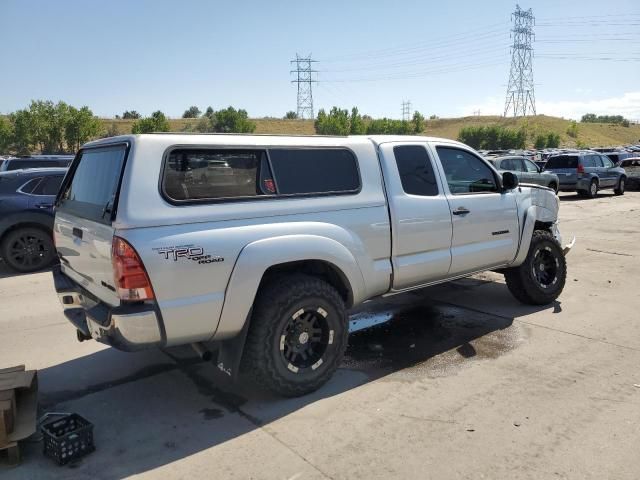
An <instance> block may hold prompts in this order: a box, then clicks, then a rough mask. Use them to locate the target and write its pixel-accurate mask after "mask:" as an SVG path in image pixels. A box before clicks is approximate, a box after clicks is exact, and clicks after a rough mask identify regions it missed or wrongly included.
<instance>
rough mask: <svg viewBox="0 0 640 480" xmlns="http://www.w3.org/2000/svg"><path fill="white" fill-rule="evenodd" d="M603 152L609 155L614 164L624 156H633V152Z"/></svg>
mask: <svg viewBox="0 0 640 480" xmlns="http://www.w3.org/2000/svg"><path fill="white" fill-rule="evenodd" d="M603 154H604V155H606V156H607V157H609V160H611V161H612V162H613V164H614V165H618V164H619V163H620V162H621V161H622V160H624V159H625V158H629V157H633V154H632V153H629V152H603Z"/></svg>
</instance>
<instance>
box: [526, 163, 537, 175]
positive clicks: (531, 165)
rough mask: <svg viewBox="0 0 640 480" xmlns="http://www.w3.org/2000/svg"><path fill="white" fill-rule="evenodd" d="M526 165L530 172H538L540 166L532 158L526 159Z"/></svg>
mask: <svg viewBox="0 0 640 480" xmlns="http://www.w3.org/2000/svg"><path fill="white" fill-rule="evenodd" d="M524 166H525V168H526V169H527V172H528V173H538V166H537V165H536V164H535V163H533V162H532V161H531V160H524Z"/></svg>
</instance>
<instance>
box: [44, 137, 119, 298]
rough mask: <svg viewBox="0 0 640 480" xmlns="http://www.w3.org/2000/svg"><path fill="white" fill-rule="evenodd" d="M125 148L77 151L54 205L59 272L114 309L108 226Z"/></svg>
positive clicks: (111, 233)
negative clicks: (60, 270) (77, 153)
mask: <svg viewBox="0 0 640 480" xmlns="http://www.w3.org/2000/svg"><path fill="white" fill-rule="evenodd" d="M127 151H128V147H127V145H126V144H119V145H109V146H105V147H94V148H88V149H84V150H82V151H81V152H80V153H79V155H78V156H77V157H76V159H75V160H74V162H73V164H72V166H71V169H70V170H69V173H68V175H67V178H65V181H64V184H63V186H62V188H61V191H60V194H59V196H58V199H57V200H56V218H55V224H54V237H55V242H56V248H57V250H58V256H59V257H60V264H61V269H62V271H63V272H64V273H65V274H66V275H68V276H69V277H71V278H72V279H73V280H75V281H76V282H77V283H79V284H80V285H82V286H83V287H84V288H85V289H86V290H88V291H89V292H91V293H92V294H93V295H95V296H96V297H97V298H98V299H99V300H101V301H103V302H105V303H107V304H109V305H114V306H115V305H119V304H120V299H119V298H118V296H117V294H116V288H115V282H114V279H113V267H112V265H111V243H112V241H113V235H114V229H113V226H112V222H113V219H114V218H115V209H116V207H117V195H118V190H119V185H120V181H121V178H122V172H123V169H124V163H125V159H126V155H127Z"/></svg>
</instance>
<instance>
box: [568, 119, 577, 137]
mask: <svg viewBox="0 0 640 480" xmlns="http://www.w3.org/2000/svg"><path fill="white" fill-rule="evenodd" d="M567 135H569V136H570V137H571V138H577V137H578V122H576V121H575V120H572V121H571V123H570V124H569V127H568V128H567Z"/></svg>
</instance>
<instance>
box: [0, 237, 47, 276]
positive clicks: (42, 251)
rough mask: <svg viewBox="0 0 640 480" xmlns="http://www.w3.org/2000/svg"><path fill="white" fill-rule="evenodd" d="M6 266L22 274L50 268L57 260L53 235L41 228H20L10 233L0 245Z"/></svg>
mask: <svg viewBox="0 0 640 480" xmlns="http://www.w3.org/2000/svg"><path fill="white" fill-rule="evenodd" d="M0 252H1V254H2V258H3V259H4V261H5V262H6V264H7V265H8V266H9V267H10V268H11V269H13V270H15V271H17V272H21V273H29V272H35V271H36V270H40V269H41V268H45V267H48V266H49V265H51V263H52V262H53V259H54V258H55V247H54V245H53V240H52V239H51V235H49V233H47V232H46V231H44V230H40V229H39V228H31V227H29V228H19V229H17V230H14V231H12V232H9V233H8V234H7V236H6V237H5V238H4V240H3V242H2V245H0Z"/></svg>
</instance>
